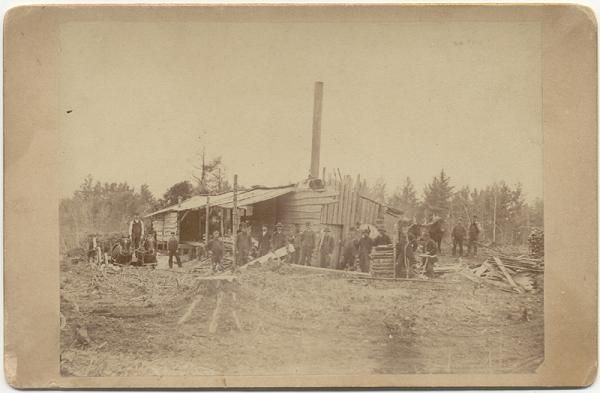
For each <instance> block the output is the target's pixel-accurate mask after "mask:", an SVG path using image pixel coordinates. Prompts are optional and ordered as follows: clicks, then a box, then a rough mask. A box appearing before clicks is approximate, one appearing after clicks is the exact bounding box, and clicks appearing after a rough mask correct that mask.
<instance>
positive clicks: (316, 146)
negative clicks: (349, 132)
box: [310, 82, 323, 179]
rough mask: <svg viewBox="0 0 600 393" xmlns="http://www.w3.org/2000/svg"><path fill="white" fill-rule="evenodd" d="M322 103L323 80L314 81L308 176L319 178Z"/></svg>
mask: <svg viewBox="0 0 600 393" xmlns="http://www.w3.org/2000/svg"><path fill="white" fill-rule="evenodd" d="M322 105H323V82H315V102H314V107H313V129H312V153H311V158H310V176H311V177H313V178H315V179H318V178H319V164H320V163H319V161H320V159H321V109H322V108H321V107H322Z"/></svg>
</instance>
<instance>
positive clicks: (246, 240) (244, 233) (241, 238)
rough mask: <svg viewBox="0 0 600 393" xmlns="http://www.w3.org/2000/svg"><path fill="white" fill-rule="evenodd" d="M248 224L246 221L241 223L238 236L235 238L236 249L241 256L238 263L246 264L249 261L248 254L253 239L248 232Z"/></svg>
mask: <svg viewBox="0 0 600 393" xmlns="http://www.w3.org/2000/svg"><path fill="white" fill-rule="evenodd" d="M248 230H249V228H248V225H247V224H246V223H245V222H242V223H241V224H240V228H239V230H238V233H237V236H236V238H235V242H236V249H237V253H238V256H239V261H238V264H239V265H240V266H241V265H244V264H246V262H248V256H249V255H250V249H251V248H252V240H251V238H250V234H249V233H248Z"/></svg>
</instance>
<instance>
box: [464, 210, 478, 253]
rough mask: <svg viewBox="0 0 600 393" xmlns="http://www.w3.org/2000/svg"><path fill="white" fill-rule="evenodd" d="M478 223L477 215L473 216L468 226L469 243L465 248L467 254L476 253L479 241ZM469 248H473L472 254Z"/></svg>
mask: <svg viewBox="0 0 600 393" xmlns="http://www.w3.org/2000/svg"><path fill="white" fill-rule="evenodd" d="M479 232H481V230H480V229H479V223H478V222H477V216H473V221H472V222H471V225H470V226H469V245H468V249H467V254H468V255H473V256H476V255H477V242H478V241H479ZM471 250H473V254H471Z"/></svg>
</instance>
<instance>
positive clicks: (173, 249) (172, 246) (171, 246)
mask: <svg viewBox="0 0 600 393" xmlns="http://www.w3.org/2000/svg"><path fill="white" fill-rule="evenodd" d="M167 249H168V251H169V269H172V268H173V257H175V259H176V260H177V266H179V267H181V259H180V258H179V251H178V249H179V241H178V240H177V237H176V236H175V232H171V237H170V238H169V240H168V241H167Z"/></svg>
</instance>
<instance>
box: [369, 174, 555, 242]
mask: <svg viewBox="0 0 600 393" xmlns="http://www.w3.org/2000/svg"><path fill="white" fill-rule="evenodd" d="M367 192H368V193H369V194H370V195H369V196H370V197H371V198H373V199H375V200H378V201H382V202H385V203H386V204H388V205H390V206H393V207H395V208H398V209H400V210H403V211H404V212H405V213H406V214H407V216H408V217H409V218H415V219H416V220H417V222H420V223H422V222H424V221H429V220H430V219H431V218H432V216H434V215H436V216H439V217H441V218H443V219H444V220H445V221H446V229H447V230H448V231H450V230H451V228H452V227H453V226H454V224H455V223H456V222H458V220H459V219H462V220H463V222H464V223H469V222H470V221H471V220H472V219H473V217H474V216H477V219H478V221H479V223H480V227H481V228H482V237H483V240H484V241H488V242H490V243H491V242H494V243H496V244H513V245H519V244H524V243H525V242H526V239H527V236H528V235H529V233H530V231H531V230H532V228H542V227H543V225H544V202H543V200H542V199H541V198H536V199H534V200H533V201H532V202H527V201H526V199H525V195H524V194H523V189H522V186H521V184H520V183H517V184H515V185H513V186H511V185H508V184H506V183H505V182H503V181H500V182H496V183H493V184H490V185H488V186H486V187H484V188H481V189H477V188H470V187H469V186H461V187H458V186H456V185H453V184H452V182H451V179H450V177H449V176H448V175H447V174H446V172H445V171H444V170H441V171H440V173H439V174H438V175H436V176H434V177H433V179H432V180H431V182H430V183H428V184H427V185H426V186H425V188H424V190H423V192H422V193H421V195H420V196H419V194H418V193H417V190H416V189H415V186H414V184H413V182H412V180H411V179H410V177H407V178H405V179H404V182H403V185H402V186H401V187H398V188H397V189H396V190H394V192H392V193H391V194H388V192H387V190H386V183H385V182H384V181H383V180H382V179H378V180H377V181H376V182H375V183H374V184H373V186H372V187H369V188H368V191H367Z"/></svg>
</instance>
